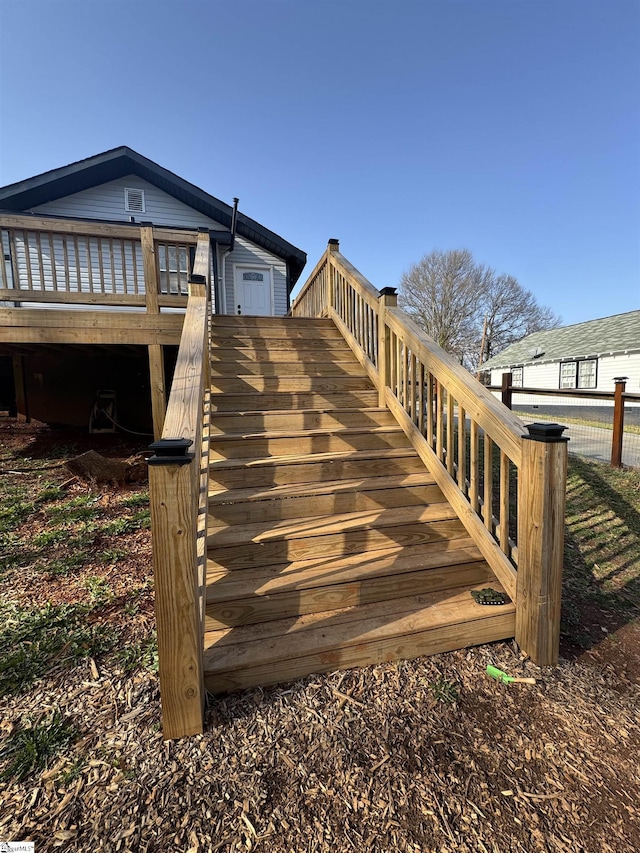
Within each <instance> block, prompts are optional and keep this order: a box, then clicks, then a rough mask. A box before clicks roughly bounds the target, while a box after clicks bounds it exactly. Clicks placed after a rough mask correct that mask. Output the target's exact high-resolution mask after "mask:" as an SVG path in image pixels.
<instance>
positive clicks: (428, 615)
mask: <svg viewBox="0 0 640 853" xmlns="http://www.w3.org/2000/svg"><path fill="white" fill-rule="evenodd" d="M494 588H495V589H500V586H499V584H498V583H497V582H496V583H494ZM496 617H498V618H500V619H505V617H507V619H506V620H505V621H507V622H510V621H511V619H510V618H509V617H511V618H512V619H514V618H515V607H514V605H513V604H512V603H511V602H509V603H507V604H505V605H502V606H500V607H485V606H482V605H479V604H476V602H475V601H474V600H473V598H472V597H471V595H470V591H469V590H466V589H462V590H461V589H457V588H456V589H454V590H443V591H440V592H435V593H432V594H430V595H424V596H408V597H406V598H398V599H392V600H391V601H386V602H376V603H373V604H364V605H358V606H355V607H348V608H344V609H342V610H337V611H329V612H321V613H313V614H306V615H304V616H299V617H297V618H292V619H283V620H273V621H270V622H264V623H261V624H257V625H244V626H240V627H234V628H226V629H221V630H218V631H210V632H207V633H205V636H204V669H205V672H206V673H208V674H211V673H216V672H225V671H226V672H233V671H237V670H240V669H246V668H249V667H255V666H260V665H271V666H272V665H273V664H274V663H276V662H278V661H287V660H290V659H291V658H300V657H304V656H306V655H314V656H319V655H327V654H328V653H330V652H332V651H340V650H344V649H345V648H346V647H349V646H351V647H355V648H356V649H357V648H358V647H359V646H362V645H364V644H370V643H380V642H384V641H385V640H390V639H396V638H397V637H399V636H410V635H412V634H417V633H420V632H422V631H435V630H436V629H438V628H442V627H445V626H456V627H457V628H458V629H459V630H460V629H462V628H463V626H464V625H465V624H467V623H474V622H483V621H485V620H492V619H495V618H496ZM506 636H508V634H507V635H506ZM463 645H464V643H463ZM331 662H333V661H331ZM336 663H338V660H337V659H336Z"/></svg>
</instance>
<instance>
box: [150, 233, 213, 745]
mask: <svg viewBox="0 0 640 853" xmlns="http://www.w3.org/2000/svg"><path fill="white" fill-rule="evenodd" d="M210 268H211V248H210V240H209V235H208V234H201V235H199V237H198V244H197V249H196V256H195V263H194V267H193V273H192V275H191V276H190V280H189V298H188V302H187V310H186V314H185V318H184V326H183V330H182V337H181V340H180V348H179V350H178V358H177V362H176V367H175V372H174V375H173V382H172V384H171V393H170V395H169V402H168V404H167V411H166V416H165V420H164V426H163V429H162V438H161V439H160V440H159V441H156V442H154V443H153V444H152V445H151V449H152V450H153V451H154V455H153V456H152V457H151V458H150V459H149V500H150V504H151V530H152V541H153V573H154V586H155V610H156V623H157V634H158V660H159V670H160V697H161V702H162V727H163V733H164V736H165V738H167V739H169V738H177V737H183V736H185V735H192V734H198V733H200V732H202V730H203V709H204V695H205V694H204V677H203V647H204V589H205V569H206V554H205V542H206V518H207V494H208V471H209V449H208V436H209V399H210V385H211V382H210V367H209V354H210V352H209V327H210V310H209V274H210Z"/></svg>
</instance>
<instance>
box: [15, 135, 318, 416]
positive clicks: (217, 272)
mask: <svg viewBox="0 0 640 853" xmlns="http://www.w3.org/2000/svg"><path fill="white" fill-rule="evenodd" d="M234 202H235V204H234V205H233V206H231V205H228V204H225V203H224V202H222V201H220V200H219V199H217V198H214V196H211V195H209V194H208V193H206V192H205V191H204V190H202V189H200V188H199V187H197V186H194V185H193V184H191V183H189V182H188V181H185V180H184V179H183V178H180V177H179V176H178V175H175V174H174V173H173V172H170V171H168V170H167V169H164V168H163V167H162V166H159V165H158V164H156V163H154V162H152V161H151V160H148V159H147V158H146V157H143V156H142V155H140V154H138V153H137V152H135V151H133V150H132V149H130V148H127V147H126V146H123V147H120V148H114V149H113V150H111V151H105V152H104V153H102V154H97V155H96V156H94V157H89V158H88V159H86V160H81V161H79V162H77V163H72V164H70V165H68V166H63V167H61V168H59V169H54V170H52V171H50V172H45V173H44V174H41V175H36V176H35V177H32V178H27V179H26V180H24V181H20V182H18V183H15V184H11V185H9V186H6V187H3V188H0V238H1V244H2V251H3V263H2V264H0V318H1V319H0V361H1V362H2V363H1V364H0V383H1V385H0V405H2V406H4V407H8V408H9V410H13V409H15V408H17V411H18V413H20V414H22V415H24V416H27V417H29V416H31V417H35V418H37V419H38V420H43V421H47V422H50V423H63V424H72V425H78V426H81V425H86V424H87V423H88V422H89V420H90V417H91V412H92V408H93V409H95V404H96V400H99V399H103V400H104V399H108V400H111V399H112V398H115V402H114V403H113V404H110V405H112V408H111V409H110V411H112V412H114V411H117V413H118V414H117V417H118V421H119V422H121V423H122V425H123V426H126V427H130V428H133V429H134V430H140V429H143V430H148V429H149V428H150V423H151V408H152V406H151V403H152V404H153V413H154V415H153V422H154V428H155V431H156V433H157V431H158V425H159V423H160V421H161V414H162V411H163V399H164V398H165V395H166V390H167V387H168V381H166V379H165V378H166V377H168V378H170V376H171V374H172V371H173V365H174V363H175V356H176V352H177V344H178V343H179V341H180V334H181V329H182V320H183V312H184V309H185V307H186V303H187V284H188V279H189V276H190V270H191V263H192V259H193V257H194V253H195V245H196V243H197V240H198V234H199V233H201V232H205V233H208V235H209V239H210V243H211V249H212V251H211V271H210V294H211V305H212V310H213V311H214V312H215V313H217V314H244V315H261V316H269V315H271V316H284V315H285V314H286V313H287V312H288V310H289V304H290V294H291V291H292V289H293V287H294V285H295V284H296V282H297V280H298V278H299V277H300V274H301V273H302V270H303V268H304V266H305V264H306V254H305V253H304V252H303V251H301V250H300V249H298V248H296V247H295V246H293V245H292V244H291V243H289V242H288V241H286V240H284V239H283V238H282V237H280V236H279V235H278V234H275V233H274V232H273V231H270V230H269V229H268V228H266V227H265V226H264V225H261V224H259V223H258V222H256V221H254V220H253V219H250V218H249V217H248V216H245V215H244V214H243V213H241V212H239V211H238V209H237V200H236V199H234ZM149 282H153V286H152V287H148V286H147V285H148V284H149ZM11 374H13V380H12V381H11V382H8V381H7V376H9V377H11ZM101 392H106V395H105V393H102V395H101ZM14 401H15V404H14ZM100 405H103V404H100ZM104 405H106V404H104Z"/></svg>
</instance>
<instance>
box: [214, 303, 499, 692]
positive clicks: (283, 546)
mask: <svg viewBox="0 0 640 853" xmlns="http://www.w3.org/2000/svg"><path fill="white" fill-rule="evenodd" d="M212 325H213V333H212V340H213V342H214V345H213V348H212V351H211V376H212V379H211V382H212V394H211V409H212V416H211V463H210V485H209V519H208V535H207V554H208V559H207V588H206V619H205V638H204V639H205V649H204V671H205V685H206V687H207V689H208V690H209V691H211V692H212V693H219V692H224V691H229V690H234V689H238V688H245V687H250V686H254V685H258V684H260V685H268V684H275V683H278V682H283V681H289V680H293V679H296V678H299V677H303V676H305V675H308V674H310V673H313V672H323V671H329V670H334V669H339V668H343V667H352V666H362V665H367V664H373V663H378V662H381V661H389V660H396V659H403V658H405V659H406V658H413V657H417V656H419V655H425V654H435V653H438V652H442V651H449V650H452V649H458V648H464V647H466V646H470V645H475V644H480V643H485V642H490V641H493V640H500V639H506V638H509V637H513V635H514V632H515V608H514V606H513V604H512V603H510V602H509V603H507V604H506V605H503V606H499V607H485V606H482V605H479V604H476V603H475V601H474V600H473V599H472V597H471V595H470V590H471V589H477V588H480V587H482V586H488V585H491V586H492V587H493V588H495V589H501V587H500V585H499V584H498V582H497V581H496V578H495V575H494V573H493V572H492V571H491V569H490V568H489V566H488V565H487V563H486V562H485V561H484V559H483V558H482V556H481V554H480V552H479V551H478V549H477V547H476V546H475V545H474V543H473V541H472V539H471V538H470V537H469V535H468V533H467V532H466V530H465V528H464V527H463V525H462V523H461V522H460V521H459V520H458V518H457V516H456V514H455V512H454V510H453V509H452V508H451V506H450V505H449V503H448V502H447V501H446V500H445V498H444V496H443V494H442V492H441V491H440V488H439V487H438V486H437V485H436V484H435V481H434V479H433V478H432V477H431V475H430V474H429V472H428V471H427V469H426V468H425V466H424V464H423V462H422V461H421V460H420V458H419V456H418V455H417V453H416V452H415V450H414V449H413V448H412V446H411V445H410V443H409V440H408V439H407V438H406V436H405V434H404V432H403V431H402V429H401V428H400V426H399V425H398V424H397V422H396V421H395V419H394V417H393V416H392V414H391V413H390V412H389V411H388V410H387V409H383V408H379V407H378V392H377V391H376V390H375V389H374V387H373V385H372V384H371V382H370V380H369V378H368V376H367V374H366V373H365V371H364V369H363V368H362V367H361V366H360V364H359V362H358V361H357V360H356V358H355V356H354V355H353V353H352V351H351V349H350V348H349V347H348V345H347V343H346V342H345V340H344V339H343V337H342V335H341V334H340V332H339V331H338V329H337V328H336V327H335V325H334V324H333V322H332V321H331V320H309V319H302V318H297V319H295V318H286V319H285V318H273V317H269V318H257V317H232V316H214V317H213V318H212Z"/></svg>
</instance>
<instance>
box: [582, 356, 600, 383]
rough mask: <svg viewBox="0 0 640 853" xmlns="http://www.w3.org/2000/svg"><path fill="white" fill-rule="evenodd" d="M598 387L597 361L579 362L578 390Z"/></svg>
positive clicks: (592, 359) (591, 359)
mask: <svg viewBox="0 0 640 853" xmlns="http://www.w3.org/2000/svg"><path fill="white" fill-rule="evenodd" d="M595 387H596V360H595V358H590V359H587V360H585V361H579V362H578V388H595Z"/></svg>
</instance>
